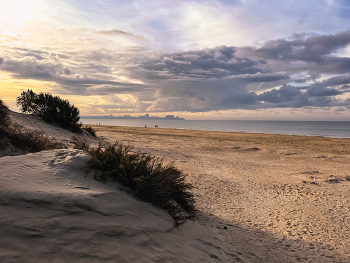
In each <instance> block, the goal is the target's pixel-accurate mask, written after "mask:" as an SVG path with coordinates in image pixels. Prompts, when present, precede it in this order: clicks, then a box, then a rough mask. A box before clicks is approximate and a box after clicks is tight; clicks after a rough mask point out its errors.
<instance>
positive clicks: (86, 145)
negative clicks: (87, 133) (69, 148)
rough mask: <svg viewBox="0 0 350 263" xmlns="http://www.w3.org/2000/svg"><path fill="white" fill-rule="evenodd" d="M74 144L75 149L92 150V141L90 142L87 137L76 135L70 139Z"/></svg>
mask: <svg viewBox="0 0 350 263" xmlns="http://www.w3.org/2000/svg"><path fill="white" fill-rule="evenodd" d="M70 142H71V143H73V144H74V149H78V150H83V151H87V152H88V151H89V150H90V145H91V144H90V142H88V141H87V140H86V139H85V138H83V137H81V136H78V135H74V136H73V137H72V139H71V141H70Z"/></svg>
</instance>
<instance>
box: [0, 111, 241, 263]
mask: <svg viewBox="0 0 350 263" xmlns="http://www.w3.org/2000/svg"><path fill="white" fill-rule="evenodd" d="M11 120H12V122H13V123H18V124H20V125H22V126H24V128H25V129H29V130H41V131H44V132H45V133H46V134H47V135H48V136H50V137H55V138H57V139H59V140H65V141H69V140H70V138H71V136H72V135H73V134H72V133H71V132H69V131H66V130H64V129H61V128H59V127H56V126H53V125H50V124H47V123H45V122H43V121H42V120H41V119H39V118H36V117H34V116H30V115H23V114H19V113H13V112H12V113H11ZM84 136H87V135H84ZM3 153H5V152H3ZM10 154H16V155H17V154H18V152H16V153H11V152H10ZM89 158H90V156H89V154H88V153H87V152H84V151H80V150H72V149H62V150H52V151H43V152H39V153H33V154H26V155H20V156H5V157H2V158H0V211H1V213H0V262H220V261H225V262H230V261H232V257H234V258H236V254H232V253H227V252H226V251H224V250H222V249H221V248H220V247H218V246H214V245H213V242H215V241H217V240H218V239H219V237H220V236H219V235H218V233H217V231H213V230H211V229H209V228H207V227H203V226H201V225H199V224H197V223H195V222H192V221H188V222H186V223H185V224H184V225H182V226H180V227H178V228H176V227H174V220H173V219H172V218H171V217H170V216H169V214H168V213H167V212H166V211H164V210H161V209H158V208H156V207H153V206H152V205H151V204H149V203H145V202H141V201H138V200H136V199H135V197H134V196H133V194H132V193H129V190H128V189H127V188H125V187H122V186H121V185H119V184H117V183H111V182H110V183H108V184H103V183H101V182H98V181H96V180H94V179H93V175H92V174H90V175H89V176H87V177H85V174H84V173H83V172H82V171H81V170H80V169H81V168H82V167H83V166H84V165H85V164H86V162H87V161H88V159H89Z"/></svg>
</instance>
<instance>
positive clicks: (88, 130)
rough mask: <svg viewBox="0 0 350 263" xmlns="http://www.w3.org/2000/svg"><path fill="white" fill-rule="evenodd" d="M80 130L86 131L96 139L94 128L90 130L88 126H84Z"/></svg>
mask: <svg viewBox="0 0 350 263" xmlns="http://www.w3.org/2000/svg"><path fill="white" fill-rule="evenodd" d="M82 129H83V130H85V131H87V132H88V133H90V134H91V135H92V136H93V137H96V131H95V129H94V128H92V127H90V126H84V127H82Z"/></svg>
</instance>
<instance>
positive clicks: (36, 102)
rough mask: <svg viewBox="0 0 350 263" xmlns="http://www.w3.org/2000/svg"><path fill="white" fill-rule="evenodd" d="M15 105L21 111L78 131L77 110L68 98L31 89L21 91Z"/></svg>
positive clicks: (79, 125)
mask: <svg viewBox="0 0 350 263" xmlns="http://www.w3.org/2000/svg"><path fill="white" fill-rule="evenodd" d="M17 105H18V106H20V109H21V111H22V112H25V113H29V114H33V115H34V116H38V117H41V118H42V119H43V120H44V121H45V122H49V123H55V124H59V125H61V126H62V127H63V128H66V129H70V130H72V131H79V130H80V127H81V124H80V123H79V120H80V117H79V110H78V109H77V108H76V107H74V105H71V104H70V103H69V101H68V100H63V99H61V98H60V97H58V96H52V95H51V94H49V93H39V94H36V93H34V92H33V91H32V90H27V91H23V92H22V93H21V95H20V96H19V97H17Z"/></svg>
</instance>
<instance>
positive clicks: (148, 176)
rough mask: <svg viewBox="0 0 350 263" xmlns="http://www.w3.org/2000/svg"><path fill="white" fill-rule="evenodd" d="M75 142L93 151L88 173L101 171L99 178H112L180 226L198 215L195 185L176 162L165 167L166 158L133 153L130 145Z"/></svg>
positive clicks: (97, 175)
mask: <svg viewBox="0 0 350 263" xmlns="http://www.w3.org/2000/svg"><path fill="white" fill-rule="evenodd" d="M72 142H73V143H74V144H75V148H77V149H79V148H80V149H82V150H85V151H86V150H88V151H89V152H90V154H91V156H92V157H91V159H90V160H89V162H88V164H87V167H86V168H85V170H86V171H87V172H90V171H91V170H95V171H96V170H97V171H99V172H98V173H97V174H96V175H95V179H97V180H99V181H103V182H106V181H107V180H109V179H111V180H115V181H118V182H120V183H121V184H123V185H124V186H128V187H130V188H131V189H132V190H133V191H134V192H135V193H136V195H137V196H138V197H139V198H140V199H141V200H143V201H145V202H149V203H152V204H154V205H156V206H158V207H160V208H163V209H166V210H168V212H169V213H170V215H171V216H172V217H173V218H174V219H175V222H176V223H178V224H180V223H182V222H184V221H185V220H186V219H189V218H192V217H194V216H195V212H196V210H195V206H194V198H193V195H192V193H191V192H190V190H191V189H192V185H191V184H189V183H186V180H185V179H186V175H185V174H183V173H182V172H181V171H180V170H179V169H177V168H176V167H175V165H174V163H170V164H164V161H163V159H161V158H158V157H155V156H152V155H150V154H145V153H141V152H139V151H136V152H135V151H132V147H131V146H130V145H127V144H123V143H121V142H119V141H116V142H115V143H114V144H109V143H105V142H104V141H103V140H100V142H99V146H98V147H96V148H90V147H89V145H88V144H87V142H86V140H85V139H84V138H77V136H75V139H73V140H72Z"/></svg>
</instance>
